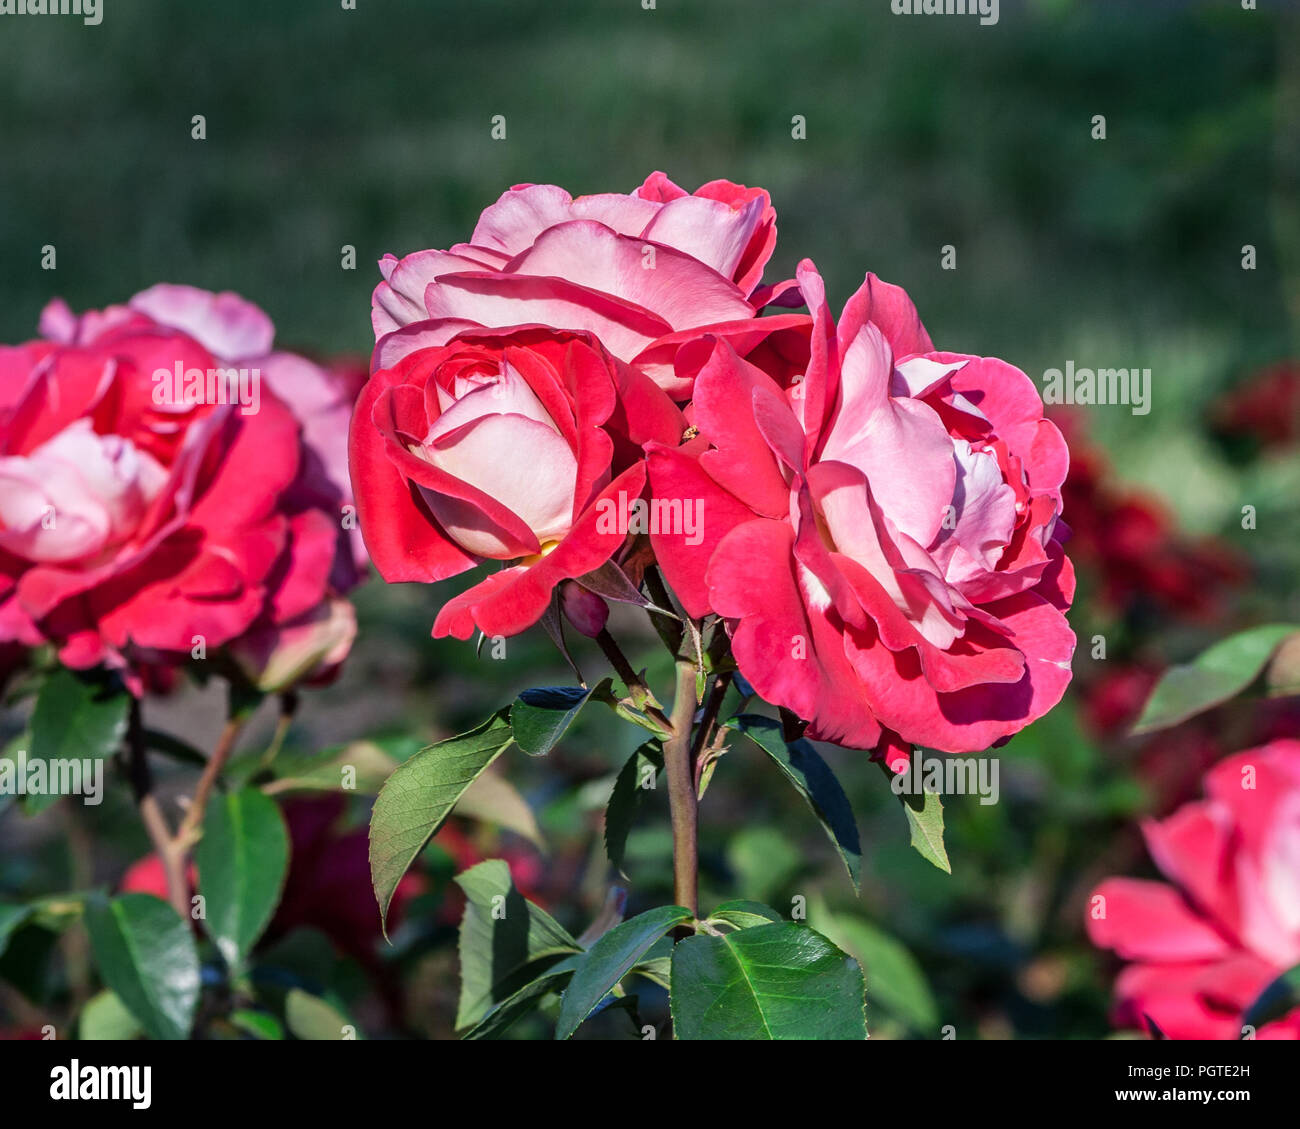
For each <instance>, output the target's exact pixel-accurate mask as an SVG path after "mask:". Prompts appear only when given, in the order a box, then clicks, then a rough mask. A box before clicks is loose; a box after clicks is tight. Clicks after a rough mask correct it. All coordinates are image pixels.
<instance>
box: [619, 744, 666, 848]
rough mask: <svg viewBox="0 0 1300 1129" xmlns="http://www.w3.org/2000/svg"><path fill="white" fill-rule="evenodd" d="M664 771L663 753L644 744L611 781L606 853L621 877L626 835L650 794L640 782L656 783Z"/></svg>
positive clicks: (658, 748)
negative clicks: (612, 788)
mask: <svg viewBox="0 0 1300 1129" xmlns="http://www.w3.org/2000/svg"><path fill="white" fill-rule="evenodd" d="M663 767H664V754H663V749H662V748H661V747H660V745H659V743H658V742H657V741H647V742H646V743H645V744H644V745H642V746H641V747H640V748H639V749H637V751H636V752H635V753H633V754H632V755H631V756H630V757H629V758H628V760H627V763H626V764H624V765H623V767H622V769H621V770H620V771H619V774H618V776H617V777H616V778H615V780H614V790H613V791H612V792H610V794H609V803H608V804H607V805H606V806H605V853H606V854H607V855H608V856H609V861H610V862H611V863H612V864H613V865H614V867H615V868H616V869H617V870H618V871H619V873H620V874H622V873H623V860H624V858H625V857H626V855H627V835H628V832H629V831H631V830H632V822H633V820H635V819H636V812H637V808H639V807H640V806H641V800H642V798H643V797H644V796H645V793H646V792H647V791H648V790H649V789H647V788H643V787H642V786H641V784H642V781H643V780H647V779H649V780H655V779H657V778H658V775H659V773H660V772H662V771H663Z"/></svg>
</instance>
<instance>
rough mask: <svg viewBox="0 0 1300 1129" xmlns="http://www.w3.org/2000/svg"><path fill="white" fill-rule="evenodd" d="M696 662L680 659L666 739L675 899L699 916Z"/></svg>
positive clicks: (665, 753)
mask: <svg viewBox="0 0 1300 1129" xmlns="http://www.w3.org/2000/svg"><path fill="white" fill-rule="evenodd" d="M695 705H696V702H695V664H694V663H692V662H689V661H687V660H685V659H678V660H677V695H676V697H675V698H674V699H673V714H672V718H671V725H672V736H671V737H670V738H669V739H668V740H667V741H665V742H664V771H665V773H666V775H667V777H668V807H669V813H670V815H671V817H672V825H673V900H674V901H675V902H676V903H677V905H679V906H684V907H685V908H686V909H688V910H690V911H691V913H693V914H694V915H695V916H696V917H698V916H699V913H700V898H699V870H700V863H699V842H698V815H699V812H698V808H699V798H698V794H697V792H696V789H695V766H694V765H693V764H692V763H691V761H692V757H691V727H692V725H691V723H692V722H693V721H694V718H695Z"/></svg>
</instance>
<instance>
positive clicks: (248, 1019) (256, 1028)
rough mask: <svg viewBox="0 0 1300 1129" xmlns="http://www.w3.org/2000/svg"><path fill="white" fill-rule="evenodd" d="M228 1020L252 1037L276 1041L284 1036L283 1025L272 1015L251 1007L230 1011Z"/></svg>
mask: <svg viewBox="0 0 1300 1129" xmlns="http://www.w3.org/2000/svg"><path fill="white" fill-rule="evenodd" d="M230 1022H231V1023H232V1024H233V1025H234V1026H235V1027H237V1028H239V1030H240V1031H243V1032H244V1033H245V1034H248V1035H252V1036H253V1038H254V1039H266V1040H271V1041H278V1040H280V1039H283V1038H284V1027H283V1026H282V1025H281V1024H280V1021H279V1020H278V1019H276V1018H275V1016H273V1015H269V1014H268V1013H266V1012H264V1011H253V1010H252V1009H251V1008H236V1009H235V1010H234V1011H232V1012H231V1013H230Z"/></svg>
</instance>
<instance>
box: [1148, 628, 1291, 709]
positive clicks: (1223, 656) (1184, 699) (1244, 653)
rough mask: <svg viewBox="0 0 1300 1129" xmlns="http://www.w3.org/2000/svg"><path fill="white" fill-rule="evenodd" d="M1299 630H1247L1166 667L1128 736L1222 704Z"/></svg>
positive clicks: (1242, 687)
mask: <svg viewBox="0 0 1300 1129" xmlns="http://www.w3.org/2000/svg"><path fill="white" fill-rule="evenodd" d="M1296 632H1300V626H1296V625H1295V624H1288V623H1270V624H1265V625H1263V626H1262V627H1252V628H1250V629H1249V630H1247V631H1242V632H1240V633H1239V634H1237V635H1231V636H1229V637H1228V638H1227V639H1222V640H1220V641H1219V642H1218V643H1215V644H1214V646H1213V647H1211V648H1210V649H1209V650H1208V651H1204V652H1202V653H1201V654H1200V655H1198V656H1197V657H1196V658H1195V659H1193V660H1192V661H1191V662H1190V663H1185V664H1183V665H1180V666H1172V667H1170V668H1169V669H1168V670H1167V671H1165V673H1164V674H1163V675H1162V676H1161V678H1160V681H1159V682H1157V683H1156V687H1155V689H1154V690H1152V691H1151V697H1150V698H1148V699H1147V704H1146V707H1145V708H1144V709H1143V711H1142V716H1141V717H1139V718H1138V720H1137V724H1136V725H1134V726H1133V732H1134V733H1135V734H1137V733H1151V732H1152V731H1154V730H1156V729H1167V728H1168V727H1169V726H1171V725H1177V724H1179V723H1180V722H1183V721H1186V720H1187V719H1188V718H1189V717H1194V716H1195V715H1196V714H1198V713H1204V712H1205V711H1206V710H1208V709H1213V708H1214V707H1215V706H1218V705H1222V704H1223V703H1224V702H1226V701H1227V700H1228V699H1229V698H1231V697H1233V696H1234V695H1236V694H1239V693H1241V691H1242V690H1244V689H1245V688H1246V687H1247V686H1249V685H1250V684H1251V683H1252V682H1254V681H1255V679H1256V678H1258V677H1259V674H1260V672H1261V671H1262V670H1263V669H1264V667H1265V666H1266V665H1267V663H1268V661H1269V659H1271V658H1272V657H1273V652H1274V651H1276V650H1277V649H1278V647H1279V646H1280V645H1281V643H1282V640H1284V639H1285V638H1287V636H1289V635H1294V634H1295V633H1296Z"/></svg>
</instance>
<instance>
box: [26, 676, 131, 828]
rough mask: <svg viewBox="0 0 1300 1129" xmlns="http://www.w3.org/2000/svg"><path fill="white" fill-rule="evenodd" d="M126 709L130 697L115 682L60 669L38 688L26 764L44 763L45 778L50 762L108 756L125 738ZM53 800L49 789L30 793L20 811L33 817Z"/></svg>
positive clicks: (128, 706) (127, 708)
mask: <svg viewBox="0 0 1300 1129" xmlns="http://www.w3.org/2000/svg"><path fill="white" fill-rule="evenodd" d="M130 707H131V695H130V694H128V693H127V692H126V691H125V690H124V689H122V687H121V686H120V685H119V684H118V683H117V682H115V681H109V680H106V679H104V678H102V677H94V676H88V675H83V674H76V673H74V672H73V671H71V670H67V669H66V668H64V667H59V668H58V669H57V670H55V671H54V672H53V673H51V674H50V676H49V677H48V678H46V679H45V681H44V683H43V684H42V685H41V690H40V694H39V695H38V696H37V698H36V706H35V708H34V709H33V710H32V720H31V735H32V740H31V747H30V748H29V749H28V750H27V762H28V765H29V766H30V765H31V764H32V763H33V762H36V761H41V762H44V763H45V765H46V773H47V780H48V779H50V777H49V772H50V762H52V761H76V762H78V764H80V762H82V761H86V760H90V761H97V760H102V759H103V758H104V757H107V756H112V755H113V754H114V753H116V752H117V750H118V749H119V748H120V747H121V745H122V739H123V737H125V735H126V724H127V715H128V713H129V711H130ZM78 771H80V770H78ZM60 775H61V774H60ZM58 799H59V795H58V794H55V793H54V791H53V789H52V788H51V789H48V790H47V791H46V792H45V793H44V794H42V795H29V796H28V797H27V798H26V801H25V803H24V805H23V806H24V810H25V811H27V812H28V813H29V814H35V813H36V812H40V811H44V810H45V809H46V808H48V807H49V806H50V805H51V804H53V803H54V802H55V801H57V800H58Z"/></svg>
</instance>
